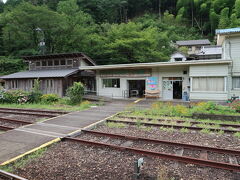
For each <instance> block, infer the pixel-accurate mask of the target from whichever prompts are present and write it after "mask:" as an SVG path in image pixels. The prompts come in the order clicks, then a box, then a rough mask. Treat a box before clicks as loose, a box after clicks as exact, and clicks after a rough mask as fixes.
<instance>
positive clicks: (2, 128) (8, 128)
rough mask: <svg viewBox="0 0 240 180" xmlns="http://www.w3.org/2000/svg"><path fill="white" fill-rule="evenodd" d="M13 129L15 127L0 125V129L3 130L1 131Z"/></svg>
mask: <svg viewBox="0 0 240 180" xmlns="http://www.w3.org/2000/svg"><path fill="white" fill-rule="evenodd" d="M13 129H15V128H12V127H6V126H0V130H3V131H8V130H13Z"/></svg>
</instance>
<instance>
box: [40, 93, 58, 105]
mask: <svg viewBox="0 0 240 180" xmlns="http://www.w3.org/2000/svg"><path fill="white" fill-rule="evenodd" d="M58 100H59V97H58V95H56V94H44V95H42V96H41V101H42V102H43V103H46V104H51V103H55V102H58Z"/></svg>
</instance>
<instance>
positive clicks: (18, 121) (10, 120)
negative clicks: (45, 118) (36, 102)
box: [0, 117, 32, 124]
mask: <svg viewBox="0 0 240 180" xmlns="http://www.w3.org/2000/svg"><path fill="white" fill-rule="evenodd" d="M0 121H8V122H14V123H21V124H32V123H31V122H28V121H22V120H15V119H8V118H2V117H0Z"/></svg>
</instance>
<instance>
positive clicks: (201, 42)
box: [176, 39, 211, 46]
mask: <svg viewBox="0 0 240 180" xmlns="http://www.w3.org/2000/svg"><path fill="white" fill-rule="evenodd" d="M176 44H177V45H178V46H192V45H210V44H211V42H210V41H209V40H208V39H199V40H188V41H177V42H176Z"/></svg>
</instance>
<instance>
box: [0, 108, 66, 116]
mask: <svg viewBox="0 0 240 180" xmlns="http://www.w3.org/2000/svg"><path fill="white" fill-rule="evenodd" d="M0 113H7V114H17V115H31V116H38V117H56V116H59V115H62V114H67V113H69V112H65V111H49V110H47V111H44V110H36V109H18V108H0Z"/></svg>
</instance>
